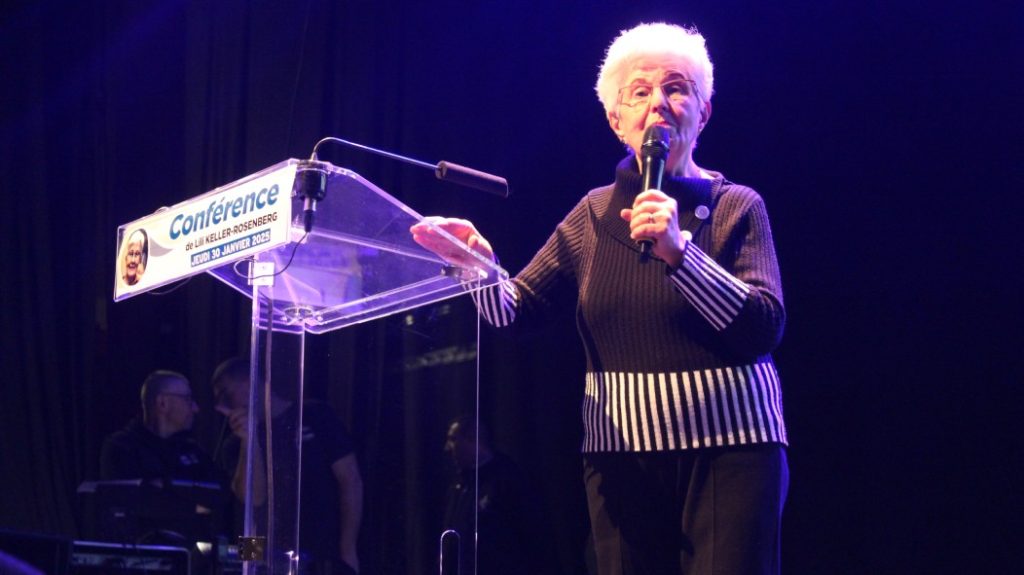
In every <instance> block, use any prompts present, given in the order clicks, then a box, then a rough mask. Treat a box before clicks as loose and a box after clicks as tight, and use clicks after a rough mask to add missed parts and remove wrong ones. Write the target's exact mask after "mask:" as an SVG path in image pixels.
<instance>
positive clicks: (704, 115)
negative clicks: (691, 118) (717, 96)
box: [700, 100, 711, 130]
mask: <svg viewBox="0 0 1024 575" xmlns="http://www.w3.org/2000/svg"><path fill="white" fill-rule="evenodd" d="M710 119H711V100H708V101H707V102H704V107H703V108H701V110H700V129H701V130H703V129H704V126H706V125H707V123H708V120H710Z"/></svg>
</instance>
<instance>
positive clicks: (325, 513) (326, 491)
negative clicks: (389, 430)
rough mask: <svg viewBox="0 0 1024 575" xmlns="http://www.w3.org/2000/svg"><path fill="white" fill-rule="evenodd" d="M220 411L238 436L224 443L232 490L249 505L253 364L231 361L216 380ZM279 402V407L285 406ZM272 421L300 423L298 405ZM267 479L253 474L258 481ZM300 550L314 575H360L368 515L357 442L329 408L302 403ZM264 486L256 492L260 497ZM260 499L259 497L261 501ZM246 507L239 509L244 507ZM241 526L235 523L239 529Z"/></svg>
mask: <svg viewBox="0 0 1024 575" xmlns="http://www.w3.org/2000/svg"><path fill="white" fill-rule="evenodd" d="M213 390H214V397H215V400H216V409H217V411H218V412H220V413H221V414H222V415H224V416H225V417H226V418H227V422H228V425H229V426H230V427H231V430H232V432H233V436H232V437H230V438H228V439H227V440H225V442H224V445H223V447H222V448H221V453H222V456H221V457H220V458H219V461H220V464H221V467H222V468H223V469H225V470H227V471H228V472H229V473H232V474H234V479H233V480H232V491H234V493H235V496H236V498H237V500H238V501H239V502H244V501H245V468H246V462H245V461H244V459H243V458H242V454H243V446H244V445H245V443H246V441H247V437H248V427H249V424H248V421H249V412H248V397H249V363H248V362H247V361H245V360H243V359H229V360H227V361H225V362H224V363H222V364H221V365H220V366H219V367H218V368H217V370H216V371H215V372H214V375H213ZM284 404H285V402H283V401H277V402H275V405H278V406H280V405H284ZM278 409H280V413H272V414H271V417H274V418H279V419H280V420H281V421H293V420H295V419H296V418H295V415H296V413H295V405H294V404H290V405H288V407H284V408H280V407H279V408H278ZM257 480H259V481H262V480H263V478H262V477H258V476H257V475H254V482H255V481H257ZM300 482H301V489H300V492H301V500H300V502H299V505H300V508H299V509H300V513H299V551H300V554H301V556H302V557H303V558H304V559H305V560H307V561H308V562H309V563H310V564H311V566H312V571H313V572H314V573H318V574H319V573H358V571H359V556H358V553H357V550H356V542H357V540H358V538H359V525H360V521H361V518H362V510H363V483H362V478H361V475H360V473H359V467H358V464H357V461H356V456H355V452H354V447H353V444H352V440H351V438H350V437H349V435H348V433H347V432H346V430H345V428H344V426H343V425H342V424H341V422H340V421H339V420H338V418H337V416H336V415H335V414H334V412H333V410H332V409H331V408H330V406H329V405H327V404H326V403H324V402H322V401H317V400H309V399H307V400H306V401H304V402H303V410H302V469H301V480H300ZM257 489H259V487H254V493H256V491H257ZM257 499H258V498H257ZM240 507H241V505H236V508H240ZM237 524H239V522H238V521H236V525H237Z"/></svg>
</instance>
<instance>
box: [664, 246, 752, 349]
mask: <svg viewBox="0 0 1024 575" xmlns="http://www.w3.org/2000/svg"><path fill="white" fill-rule="evenodd" d="M668 277H669V279H670V280H671V281H672V285H673V286H674V287H675V288H676V290H678V291H679V293H681V294H683V296H684V297H685V298H686V299H687V300H688V301H689V302H690V303H691V304H693V307H695V308H697V311H698V312H700V314H701V315H702V316H703V317H704V319H706V320H708V322H709V323H711V325H712V326H713V327H714V328H715V329H716V330H718V331H722V330H723V329H725V328H726V327H728V326H729V324H730V323H732V320H734V319H736V316H737V315H739V313H740V310H741V309H742V308H743V302H745V301H747V296H749V295H750V287H749V286H748V285H747V284H745V283H743V282H741V281H740V280H738V279H736V277H734V276H733V275H732V274H730V273H729V272H727V271H725V269H723V268H722V266H720V265H718V263H717V262H715V260H713V259H711V257H710V256H708V255H707V254H705V253H704V252H703V251H701V249H700V248H698V247H697V246H695V245H694V244H693V243H692V242H687V243H686V249H685V250H684V251H683V260H682V262H681V263H680V265H679V268H678V269H675V270H672V269H670V270H669V272H668Z"/></svg>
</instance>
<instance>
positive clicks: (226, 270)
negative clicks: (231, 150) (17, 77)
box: [209, 159, 508, 333]
mask: <svg viewBox="0 0 1024 575" xmlns="http://www.w3.org/2000/svg"><path fill="white" fill-rule="evenodd" d="M296 166H297V171H296V177H295V185H294V186H293V187H292V194H291V203H292V206H291V225H290V228H289V230H288V242H287V243H285V244H283V245H279V246H277V247H274V248H270V249H268V250H266V251H263V252H260V253H257V254H255V255H254V256H253V257H252V260H251V261H250V260H243V261H235V262H233V263H231V264H227V265H223V266H220V267H217V268H214V269H211V270H210V272H209V273H211V274H212V275H214V276H215V277H217V278H218V279H220V280H221V281H223V282H224V283H226V284H228V285H230V286H231V287H233V288H235V289H236V290H238V291H239V292H241V293H243V294H245V295H246V296H248V297H250V298H251V297H252V294H253V288H252V284H251V283H250V280H249V277H248V276H249V275H250V274H251V275H252V276H253V280H254V281H253V283H257V284H263V285H266V284H271V287H270V288H269V290H266V288H264V290H263V291H261V293H270V294H271V296H270V297H271V299H272V301H273V305H272V308H273V326H272V329H275V330H283V331H286V332H292V333H297V332H301V331H307V332H310V333H325V332H328V331H332V330H335V329H339V328H342V327H345V326H347V325H352V324H354V323H359V322H364V321H369V320H372V319H376V318H379V317H384V316H387V315H391V314H393V313H397V312H400V311H403V310H407V309H411V308H415V307H419V306H421V305H425V304H429V303H433V302H437V301H440V300H444V299H447V298H450V297H454V296H457V295H460V294H464V293H467V292H471V291H475V290H477V289H480V288H483V287H486V286H489V285H492V284H494V283H497V282H499V281H501V280H504V279H507V278H508V273H507V272H505V270H503V269H502V268H501V267H499V266H497V265H496V264H494V263H493V262H491V261H490V260H488V259H486V258H483V257H481V256H480V255H479V254H477V253H476V252H474V251H472V250H471V249H469V248H468V247H467V246H466V245H465V244H463V243H462V242H460V241H459V240H457V239H456V238H454V237H453V236H451V235H449V234H447V233H446V232H444V231H443V230H440V229H437V232H438V233H439V234H440V235H442V236H444V237H446V238H448V239H449V240H450V241H451V242H452V249H453V250H454V251H456V252H457V253H458V254H459V260H460V261H463V262H469V263H463V264H460V266H453V265H451V264H449V263H447V262H446V261H445V260H443V259H442V258H440V257H439V256H437V255H436V254H434V253H433V252H430V251H428V250H426V249H424V248H422V247H421V246H419V245H418V244H416V243H415V242H414V241H413V239H412V234H411V233H410V232H409V228H410V227H411V226H413V225H414V224H416V223H419V222H421V221H422V220H423V216H421V215H419V214H418V213H416V212H415V211H413V210H412V209H411V208H409V207H408V206H406V205H404V204H402V203H401V202H399V201H398V200H396V199H395V198H394V197H392V196H391V195H389V194H388V193H387V192H385V191H383V190H381V189H380V188H378V187H377V186H375V185H373V184H372V183H370V182H369V181H367V180H365V179H363V178H362V177H361V176H360V175H359V174H356V173H355V172H352V171H349V170H346V169H343V168H339V167H337V166H334V165H331V164H329V163H327V162H307V161H300V160H294V159H291V160H287V161H285V162H281V163H280V164H277V165H275V166H272V167H270V168H267V169H266V170H263V171H262V172H259V173H257V174H253V175H252V176H249V177H248V178H245V179H243V180H239V182H236V184H237V185H243V184H244V183H245V182H246V181H249V180H251V179H253V178H258V177H262V176H265V175H268V174H272V172H274V171H277V170H281V171H282V172H284V171H286V170H296ZM311 181H319V182H321V183H320V185H323V186H324V190H325V194H324V199H323V200H321V201H319V202H318V203H317V206H316V211H315V220H314V221H315V223H314V225H313V228H312V231H311V232H310V233H309V234H308V235H306V233H305V229H304V213H305V212H304V210H303V202H304V198H303V196H302V194H301V190H300V188H301V186H303V185H309V184H307V183H306V182H311ZM323 182H325V183H323ZM236 184H231V185H229V186H225V188H223V189H230V188H231V186H234V185H236ZM252 262H254V263H252ZM271 274H273V275H271ZM262 327H264V328H265V327H267V326H265V325H264V326H262Z"/></svg>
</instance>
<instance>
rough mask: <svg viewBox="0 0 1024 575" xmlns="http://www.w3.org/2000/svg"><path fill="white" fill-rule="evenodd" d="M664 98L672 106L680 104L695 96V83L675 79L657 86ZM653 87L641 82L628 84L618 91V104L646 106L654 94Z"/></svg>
mask: <svg viewBox="0 0 1024 575" xmlns="http://www.w3.org/2000/svg"><path fill="white" fill-rule="evenodd" d="M657 88H658V89H660V90H661V93H662V94H664V95H665V98H666V99H668V101H669V102H672V103H673V104H681V103H682V102H683V101H684V100H686V99H687V98H689V97H690V96H693V95H696V94H697V83H696V82H694V81H693V80H687V79H685V78H676V79H672V80H668V81H666V82H663V83H662V84H661V85H660V86H657ZM654 90H655V86H653V85H651V84H647V83H643V82H636V83H633V84H630V85H628V86H626V87H624V88H622V89H620V90H619V103H620V104H622V105H623V106H630V107H633V106H641V105H647V104H648V103H650V101H651V95H653V94H654Z"/></svg>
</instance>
